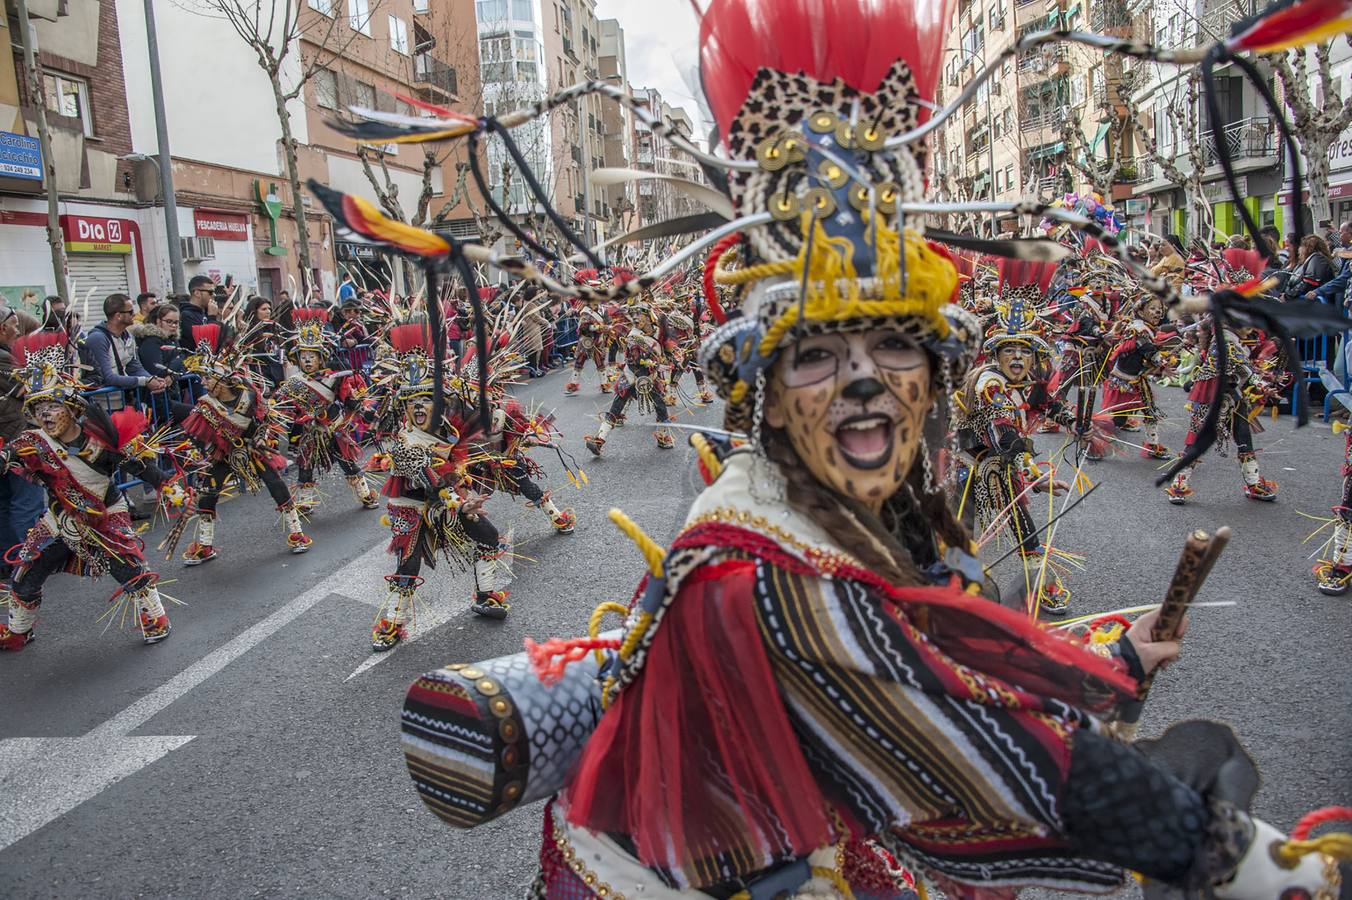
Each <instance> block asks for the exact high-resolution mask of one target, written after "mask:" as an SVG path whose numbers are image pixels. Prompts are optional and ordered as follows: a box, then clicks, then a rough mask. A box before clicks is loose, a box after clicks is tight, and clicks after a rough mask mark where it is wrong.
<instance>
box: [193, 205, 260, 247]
mask: <svg viewBox="0 0 1352 900" xmlns="http://www.w3.org/2000/svg"><path fill="white" fill-rule="evenodd" d="M192 220H193V224H194V225H196V226H197V236H198V237H209V238H215V239H216V240H218V241H247V240H248V239H249V217H248V216H246V215H244V214H242V213H228V212H212V211H211V210H205V209H195V210H193V211H192Z"/></svg>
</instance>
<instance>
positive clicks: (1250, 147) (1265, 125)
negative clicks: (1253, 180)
mask: <svg viewBox="0 0 1352 900" xmlns="http://www.w3.org/2000/svg"><path fill="white" fill-rule="evenodd" d="M1223 138H1224V140H1225V146H1226V148H1227V149H1228V150H1229V151H1230V159H1232V160H1234V161H1236V162H1239V161H1241V160H1245V159H1250V160H1252V159H1270V160H1271V161H1272V162H1273V163H1276V162H1277V161H1278V160H1279V157H1278V155H1277V151H1276V136H1275V132H1274V130H1273V127H1272V120H1271V119H1267V118H1259V117H1253V118H1248V119H1240V120H1239V121H1238V122H1231V123H1230V124H1229V125H1226V126H1225V130H1224V132H1223ZM1202 140H1203V144H1202V148H1203V154H1202V159H1203V160H1204V164H1205V165H1207V166H1218V165H1220V158H1219V157H1218V156H1217V155H1216V144H1215V141H1213V140H1212V139H1211V134H1210V131H1208V132H1207V134H1206V135H1205V136H1204V137H1203V138H1202Z"/></svg>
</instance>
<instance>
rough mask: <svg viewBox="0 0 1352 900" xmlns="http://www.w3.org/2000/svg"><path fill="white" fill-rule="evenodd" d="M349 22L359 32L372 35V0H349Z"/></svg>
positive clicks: (350, 26)
mask: <svg viewBox="0 0 1352 900" xmlns="http://www.w3.org/2000/svg"><path fill="white" fill-rule="evenodd" d="M347 24H348V27H349V28H351V29H352V30H353V31H355V32H357V33H358V34H364V35H366V36H367V37H370V36H371V0H347Z"/></svg>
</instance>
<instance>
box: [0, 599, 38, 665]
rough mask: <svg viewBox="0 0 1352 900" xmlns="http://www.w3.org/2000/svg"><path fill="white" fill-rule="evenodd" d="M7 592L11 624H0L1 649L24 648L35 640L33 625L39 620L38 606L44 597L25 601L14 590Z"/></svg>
mask: <svg viewBox="0 0 1352 900" xmlns="http://www.w3.org/2000/svg"><path fill="white" fill-rule="evenodd" d="M7 593H8V594H9V624H8V625H0V650H22V649H23V648H24V647H26V646H27V645H28V644H29V643H31V642H32V640H33V626H34V625H35V624H37V621H38V606H40V605H41V604H42V598H41V597H38V598H37V599H35V600H33V601H32V602H30V603H24V602H23V601H22V600H20V599H19V598H18V597H16V596H14V592H13V591H7Z"/></svg>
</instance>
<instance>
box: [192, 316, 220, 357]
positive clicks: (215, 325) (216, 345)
mask: <svg viewBox="0 0 1352 900" xmlns="http://www.w3.org/2000/svg"><path fill="white" fill-rule="evenodd" d="M203 341H205V342H206V345H207V346H208V347H210V348H211V352H212V353H220V352H221V324H220V323H219V322H208V323H207V324H205V325H194V326H193V327H192V345H193V346H194V347H197V346H199V345H200V344H201V343H202V342H203Z"/></svg>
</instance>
